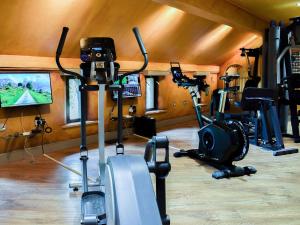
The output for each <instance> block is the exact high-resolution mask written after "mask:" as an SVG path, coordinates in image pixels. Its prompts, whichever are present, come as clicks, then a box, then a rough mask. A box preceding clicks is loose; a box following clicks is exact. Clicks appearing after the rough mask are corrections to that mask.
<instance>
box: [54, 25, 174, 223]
mask: <svg viewBox="0 0 300 225" xmlns="http://www.w3.org/2000/svg"><path fill="white" fill-rule="evenodd" d="M68 30H69V29H68V28H67V27H64V28H63V31H62V34H61V38H60V41H59V45H58V47H57V51H56V63H57V66H58V68H59V69H60V71H61V72H62V73H63V74H67V75H68V76H71V77H74V78H76V79H78V80H80V83H81V84H80V87H79V90H80V96H81V97H80V100H81V101H80V104H81V146H80V156H81V157H80V160H81V162H82V184H71V185H70V187H71V188H73V189H78V188H80V187H83V191H84V192H83V194H82V197H81V224H85V225H104V224H107V225H162V224H163V225H169V224H170V220H169V217H168V216H167V214H166V194H165V193H166V189H165V179H166V177H167V176H168V173H169V171H170V170H171V165H170V163H169V153H168V152H169V148H168V146H169V144H168V143H169V142H168V139H167V138H166V137H153V138H152V140H151V141H149V143H148V144H147V147H146V151H145V156H144V157H142V156H136V155H125V154H124V146H123V144H122V118H123V116H122V94H123V85H122V82H119V83H120V84H118V85H115V84H113V81H114V80H116V79H119V80H120V81H121V80H123V78H125V77H126V76H127V75H130V74H136V73H140V72H141V71H142V70H144V69H145V68H146V66H147V64H148V56H147V52H146V49H145V47H144V44H143V41H142V39H141V37H140V34H139V31H138V29H137V28H134V29H133V32H134V34H135V37H136V40H137V42H138V44H139V47H140V50H141V52H142V54H143V57H144V64H143V66H142V67H141V68H140V69H137V70H135V71H130V72H127V73H125V74H123V75H122V76H118V75H117V74H118V69H119V64H118V63H116V62H115V60H116V51H115V46H114V40H113V39H112V38H103V37H95V38H83V39H81V40H80V58H81V61H82V63H81V64H80V68H81V74H78V73H75V72H73V71H69V70H66V69H64V68H63V67H62V65H61V63H60V56H61V53H62V49H63V46H64V43H65V39H66V36H67V33H68ZM91 81H93V83H94V84H93V83H91ZM95 83H96V84H95ZM107 89H110V90H112V91H116V92H117V93H118V132H117V133H118V138H117V140H118V141H117V143H116V155H115V156H110V157H108V158H107V160H106V157H105V154H104V153H105V149H104V147H105V144H104V140H105V137H104V107H105V106H104V100H105V90H107ZM88 91H97V92H98V144H99V147H98V150H99V163H98V166H99V177H98V178H97V180H96V181H93V182H89V181H90V180H92V179H91V178H89V177H88V175H87V161H88V149H87V143H86V141H87V140H86V139H87V134H86V119H87V92H88ZM158 149H163V151H164V155H165V157H164V159H163V160H160V161H158V160H157V158H156V154H157V150H158ZM150 172H151V173H154V174H155V177H156V196H155V193H154V190H153V186H152V182H151V176H150ZM91 186H93V187H95V188H98V189H97V190H96V191H91V190H89V187H91Z"/></svg>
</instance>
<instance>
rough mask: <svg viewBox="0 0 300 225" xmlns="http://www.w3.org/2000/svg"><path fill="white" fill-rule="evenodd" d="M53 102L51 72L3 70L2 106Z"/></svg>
mask: <svg viewBox="0 0 300 225" xmlns="http://www.w3.org/2000/svg"><path fill="white" fill-rule="evenodd" d="M51 103H52V91H51V80H50V74H49V73H46V72H1V73H0V105H1V108H6V107H15V106H28V105H45V104H51Z"/></svg>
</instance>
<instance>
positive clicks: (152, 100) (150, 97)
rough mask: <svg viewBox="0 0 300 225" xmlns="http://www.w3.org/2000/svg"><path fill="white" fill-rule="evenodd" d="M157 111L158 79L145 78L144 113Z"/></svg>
mask: <svg viewBox="0 0 300 225" xmlns="http://www.w3.org/2000/svg"><path fill="white" fill-rule="evenodd" d="M157 109H158V79H157V77H146V111H151V110H157Z"/></svg>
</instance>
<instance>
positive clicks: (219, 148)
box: [170, 62, 256, 179]
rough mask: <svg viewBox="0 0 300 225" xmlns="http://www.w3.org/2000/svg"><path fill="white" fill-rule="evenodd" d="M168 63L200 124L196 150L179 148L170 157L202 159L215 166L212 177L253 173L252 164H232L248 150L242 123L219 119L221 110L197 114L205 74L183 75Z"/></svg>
mask: <svg viewBox="0 0 300 225" xmlns="http://www.w3.org/2000/svg"><path fill="white" fill-rule="evenodd" d="M170 65H171V72H172V75H173V82H174V83H176V84H177V85H178V86H179V87H183V88H185V89H187V90H188V91H189V93H190V95H191V97H192V101H193V106H194V108H195V112H196V116H197V121H198V124H199V127H200V130H199V132H198V136H199V147H198V149H191V150H180V151H179V152H176V153H174V156H175V157H182V156H188V157H190V158H194V159H199V160H202V161H205V162H206V163H208V164H210V165H212V166H214V167H215V168H217V169H218V171H215V172H214V173H213V174H212V177H214V178H216V179H221V178H229V177H236V176H243V175H250V174H254V173H256V169H255V168H254V167H251V166H246V167H238V166H235V165H233V164H232V163H233V161H239V160H242V159H243V158H244V157H245V156H246V155H247V153H248V150H249V140H248V137H247V136H246V134H245V132H244V130H243V126H242V124H241V123H240V122H238V121H235V120H222V119H221V118H222V113H220V115H219V116H217V119H216V120H212V119H210V118H208V117H206V116H205V115H203V114H202V113H201V104H200V102H201V96H200V92H201V91H202V92H206V91H207V90H208V87H209V85H207V84H206V82H205V78H206V76H205V75H204V76H196V77H194V78H189V77H187V76H185V75H183V73H182V71H181V68H180V64H179V63H178V62H171V63H170ZM204 123H206V125H204Z"/></svg>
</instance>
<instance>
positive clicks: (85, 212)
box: [81, 191, 106, 225]
mask: <svg viewBox="0 0 300 225" xmlns="http://www.w3.org/2000/svg"><path fill="white" fill-rule="evenodd" d="M104 206H105V196H104V193H103V192H101V191H89V192H84V193H83V194H82V198H81V212H82V218H81V224H84V225H104V224H106V216H105V208H104Z"/></svg>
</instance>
